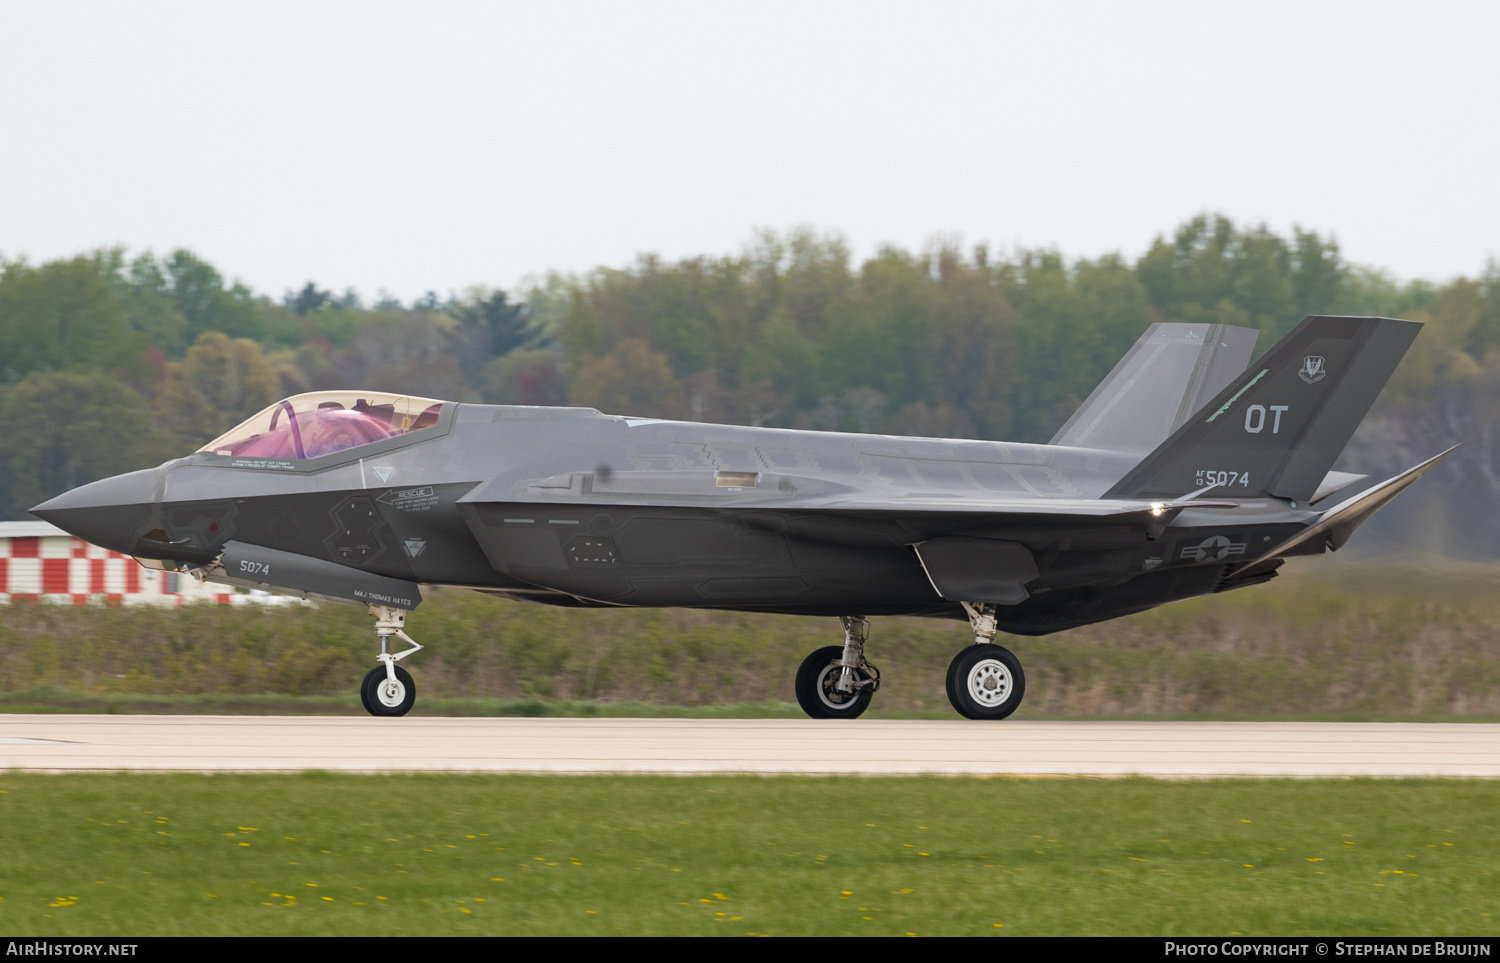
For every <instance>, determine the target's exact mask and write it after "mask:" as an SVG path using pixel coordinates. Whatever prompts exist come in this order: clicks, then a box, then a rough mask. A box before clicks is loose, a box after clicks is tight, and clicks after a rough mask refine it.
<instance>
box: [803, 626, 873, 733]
mask: <svg viewBox="0 0 1500 963" xmlns="http://www.w3.org/2000/svg"><path fill="white" fill-rule="evenodd" d="M839 622H840V623H842V624H843V626H844V644H843V645H842V646H838V645H830V646H827V647H826V648H822V649H818V650H817V651H816V652H814V653H813V654H812V655H810V656H808V657H807V658H805V659H803V660H802V665H800V666H798V667H797V684H796V689H797V704H798V705H799V706H801V707H802V711H803V712H805V713H807V714H808V715H809V716H811V717H812V718H814V719H857V718H859V716H860V715H861V714H862V713H863V712H864V711H865V710H866V709H867V708H869V706H870V699H871V698H872V697H873V696H874V695H875V690H876V689H879V688H880V670H879V669H877V668H875V666H873V665H871V664H870V662H869V660H868V659H866V658H865V640H866V639H868V638H869V637H870V623H869V620H867V619H866V618H865V617H864V616H862V615H841V616H839Z"/></svg>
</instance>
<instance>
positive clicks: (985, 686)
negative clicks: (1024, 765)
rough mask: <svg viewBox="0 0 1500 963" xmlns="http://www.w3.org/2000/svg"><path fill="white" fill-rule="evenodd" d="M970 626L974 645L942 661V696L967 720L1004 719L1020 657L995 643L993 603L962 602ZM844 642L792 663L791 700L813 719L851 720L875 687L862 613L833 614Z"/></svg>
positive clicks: (1019, 679) (1022, 689) (1022, 685)
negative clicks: (944, 691) (794, 679)
mask: <svg viewBox="0 0 1500 963" xmlns="http://www.w3.org/2000/svg"><path fill="white" fill-rule="evenodd" d="M963 607H964V611H965V612H967V613H968V614H969V624H970V625H972V626H973V627H974V644H973V645H971V646H969V647H968V648H967V649H964V650H963V651H962V652H960V653H958V655H956V656H954V657H953V661H952V663H950V664H949V666H948V680H947V682H948V701H949V702H950V703H951V704H952V705H953V708H954V709H955V710H957V711H958V714H959V715H961V716H963V717H965V718H967V719H995V720H999V719H1004V718H1006V717H1007V716H1009V715H1010V714H1011V713H1013V712H1015V711H1016V708H1017V707H1018V706H1020V704H1021V697H1022V696H1024V695H1025V694H1026V673H1024V672H1022V671H1021V660H1020V659H1017V658H1016V657H1015V655H1014V654H1013V653H1012V652H1011V651H1010V650H1009V649H1007V648H1005V646H1003V645H997V644H995V631H996V623H995V606H994V605H991V604H989V603H987V602H986V603H970V602H964V603H963ZM839 622H840V623H842V624H843V626H844V644H843V645H842V646H838V645H830V646H827V647H825V648H822V649H818V650H817V651H816V652H814V653H813V654H812V655H809V656H808V657H807V658H806V659H803V660H802V665H801V666H799V667H798V668H797V684H796V689H797V704H798V705H799V706H801V707H802V711H803V712H805V713H807V714H808V715H809V716H811V717H812V718H814V719H856V718H858V717H859V716H860V715H861V714H863V713H864V711H865V709H867V708H869V705H870V699H871V698H872V697H873V696H874V695H875V692H876V690H878V689H879V688H880V670H879V669H877V668H875V666H874V665H872V664H871V663H870V661H869V660H868V659H866V658H865V642H866V641H867V640H868V639H869V637H870V623H869V621H868V620H866V619H865V618H864V617H863V616H859V615H845V616H840V617H839Z"/></svg>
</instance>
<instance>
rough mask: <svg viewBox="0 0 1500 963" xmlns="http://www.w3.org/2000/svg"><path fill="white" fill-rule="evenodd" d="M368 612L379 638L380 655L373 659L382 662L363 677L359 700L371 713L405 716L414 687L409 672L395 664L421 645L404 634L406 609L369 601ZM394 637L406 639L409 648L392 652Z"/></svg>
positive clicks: (415, 691) (414, 692)
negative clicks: (373, 618)
mask: <svg viewBox="0 0 1500 963" xmlns="http://www.w3.org/2000/svg"><path fill="white" fill-rule="evenodd" d="M370 614H371V615H373V616H375V636H376V638H378V639H380V654H379V655H377V656H376V657H375V658H376V660H377V661H379V662H380V663H382V664H381V665H378V666H376V667H375V668H373V669H371V670H370V671H369V673H368V674H367V675H366V676H365V678H364V682H363V683H362V684H361V685H360V687H359V694H360V699H361V701H362V702H364V704H365V709H366V711H368V712H369V713H370V714H371V715H374V716H404V715H406V714H407V713H408V712H410V711H411V707H412V705H413V704H414V703H415V702H416V701H417V687H416V683H415V682H413V681H412V677H411V673H409V672H407V671H406V670H405V669H403V668H401V667H400V666H398V665H396V663H397V662H399V661H401V660H402V659H404V658H406V657H407V656H408V655H411V654H412V653H413V652H417V651H419V650H420V649H421V648H422V646H421V645H419V644H418V643H417V641H416V640H415V639H413V638H412V637H411V636H409V635H407V634H406V631H405V626H406V610H405V609H398V608H393V607H391V606H389V605H375V604H373V603H372V604H371V605H370ZM393 636H394V637H395V638H398V639H401V640H402V641H403V642H406V643H407V644H408V645H410V646H411V648H409V649H406V650H404V651H401V652H392V651H391V638H392V637H393Z"/></svg>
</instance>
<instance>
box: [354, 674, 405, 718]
mask: <svg viewBox="0 0 1500 963" xmlns="http://www.w3.org/2000/svg"><path fill="white" fill-rule="evenodd" d="M385 681H386V675H385V666H383V665H377V666H376V667H375V668H373V669H371V670H370V672H369V674H368V675H366V676H365V681H364V682H363V683H362V684H361V685H360V687H359V699H360V701H361V702H363V703H364V704H365V711H366V712H368V713H369V714H370V715H372V716H404V715H406V714H407V713H408V712H410V711H411V707H412V706H413V705H414V704H416V701H417V684H416V683H415V682H413V681H412V678H411V673H410V672H407V671H406V670H405V669H403V668H401V667H400V666H399V665H398V666H396V684H397V686H398V691H397V692H396V693H395V695H396V697H397V698H396V699H394V700H393V699H392V698H391V696H392V693H388V692H384V691H383V690H382V687H383V686H384V685H385Z"/></svg>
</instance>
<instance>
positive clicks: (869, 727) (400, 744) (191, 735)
mask: <svg viewBox="0 0 1500 963" xmlns="http://www.w3.org/2000/svg"><path fill="white" fill-rule="evenodd" d="M0 767H4V768H12V769H31V770H48V771H54V772H55V771H79V770H109V769H133V770H156V771H161V770H186V771H199V772H203V771H226V772H227V771H237V772H284V771H289V770H299V769H328V770H344V771H354V772H402V771H406V772H412V771H435V770H448V771H469V772H554V773H623V772H642V773H644V772H655V773H710V772H718V773H732V772H743V773H866V774H881V773H946V774H991V775H999V774H1015V775H1090V776H1119V775H1127V774H1132V773H1136V774H1141V775H1150V776H1176V777H1184V776H1187V777H1192V776H1200V777H1201V776H1481V777H1496V776H1500V725H1490V724H1424V723H1301V722H1024V721H1012V722H1002V723H981V722H966V721H962V720H953V721H946V720H922V721H899V720H881V719H867V720H860V721H849V722H832V721H829V722H823V721H813V720H796V719H733V720H727V719H515V718H508V719H475V718H431V717H428V718H407V719H373V718H348V717H290V716H101V715H73V716H68V715H0Z"/></svg>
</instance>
